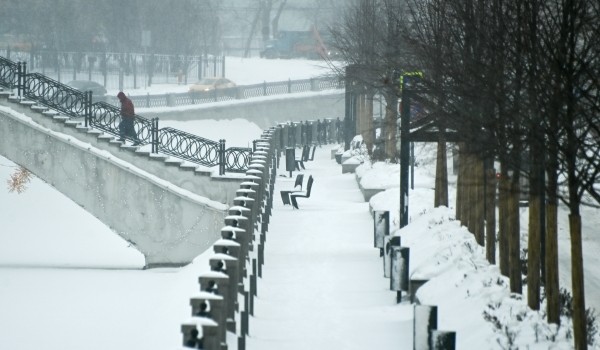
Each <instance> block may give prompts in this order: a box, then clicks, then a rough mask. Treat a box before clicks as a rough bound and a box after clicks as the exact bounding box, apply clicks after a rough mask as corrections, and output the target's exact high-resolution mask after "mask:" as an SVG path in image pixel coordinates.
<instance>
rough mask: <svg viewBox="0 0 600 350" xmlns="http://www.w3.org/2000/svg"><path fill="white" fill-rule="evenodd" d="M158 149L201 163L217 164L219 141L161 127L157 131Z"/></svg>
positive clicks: (207, 164)
mask: <svg viewBox="0 0 600 350" xmlns="http://www.w3.org/2000/svg"><path fill="white" fill-rule="evenodd" d="M158 145H159V146H158V149H159V151H160V152H161V153H165V154H169V155H173V156H176V157H178V158H182V159H185V160H188V161H190V162H194V163H197V164H201V165H206V166H213V165H216V164H219V154H220V143H219V142H215V141H211V140H208V139H205V138H203V137H200V136H196V135H192V134H189V133H187V132H185V131H181V130H177V129H173V128H162V129H160V130H159V131H158Z"/></svg>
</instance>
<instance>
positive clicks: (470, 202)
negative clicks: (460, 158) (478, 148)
mask: <svg viewBox="0 0 600 350" xmlns="http://www.w3.org/2000/svg"><path fill="white" fill-rule="evenodd" d="M467 159H468V164H467V169H466V172H467V210H468V211H467V218H468V221H467V227H468V228H469V232H471V233H472V234H473V235H474V236H475V231H476V224H477V216H476V215H477V211H476V210H475V207H476V206H477V186H476V182H477V175H476V173H477V172H476V171H475V168H476V164H477V160H476V157H475V155H474V154H473V153H472V152H471V147H469V154H468V156H467Z"/></svg>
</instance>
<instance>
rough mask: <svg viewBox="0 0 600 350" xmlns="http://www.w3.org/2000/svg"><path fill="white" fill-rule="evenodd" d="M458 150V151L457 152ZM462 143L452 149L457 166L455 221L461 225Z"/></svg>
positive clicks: (462, 202)
mask: <svg viewBox="0 0 600 350" xmlns="http://www.w3.org/2000/svg"><path fill="white" fill-rule="evenodd" d="M457 148H458V150H457ZM464 148H465V147H464V143H461V144H460V145H457V147H455V148H454V152H455V153H457V157H456V158H457V159H458V162H457V163H458V166H457V168H458V169H457V170H458V171H457V177H456V220H458V221H460V222H461V224H462V225H464V223H463V218H464V217H463V216H462V214H463V206H464V201H465V200H464V187H465V186H464V182H465V180H464V177H463V176H464V167H463V164H464V163H465V156H464Z"/></svg>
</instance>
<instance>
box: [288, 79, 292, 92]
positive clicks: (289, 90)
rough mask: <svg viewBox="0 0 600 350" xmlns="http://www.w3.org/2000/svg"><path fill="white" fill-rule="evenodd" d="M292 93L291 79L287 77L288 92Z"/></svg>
mask: <svg viewBox="0 0 600 350" xmlns="http://www.w3.org/2000/svg"><path fill="white" fill-rule="evenodd" d="M291 93H292V79H290V78H288V94H291Z"/></svg>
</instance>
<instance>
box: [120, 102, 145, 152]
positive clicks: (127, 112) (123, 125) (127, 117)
mask: <svg viewBox="0 0 600 350" xmlns="http://www.w3.org/2000/svg"><path fill="white" fill-rule="evenodd" d="M117 98H118V99H119V101H120V102H121V122H120V123H119V134H120V136H121V138H120V139H119V141H121V142H125V137H129V138H131V139H133V140H134V142H133V145H134V146H137V145H139V144H140V141H139V139H138V137H137V133H136V132H135V128H134V127H133V121H134V120H135V110H134V108H133V102H131V100H130V99H129V98H127V96H125V94H124V93H123V91H120V92H119V93H118V94H117Z"/></svg>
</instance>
